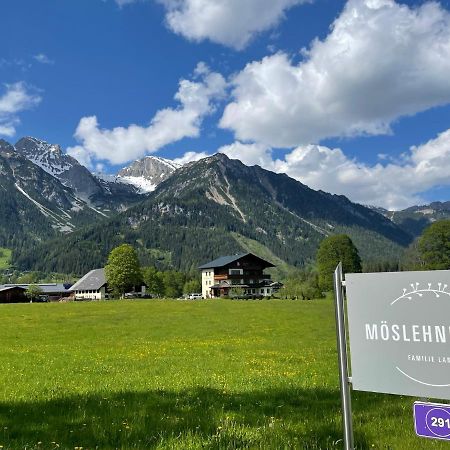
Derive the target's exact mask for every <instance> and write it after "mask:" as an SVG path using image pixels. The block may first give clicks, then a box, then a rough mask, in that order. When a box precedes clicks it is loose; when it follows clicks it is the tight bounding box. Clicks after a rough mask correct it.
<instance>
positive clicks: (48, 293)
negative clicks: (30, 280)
mask: <svg viewBox="0 0 450 450" xmlns="http://www.w3.org/2000/svg"><path fill="white" fill-rule="evenodd" d="M29 286H31V285H30V284H3V285H0V290H1V289H5V291H4V292H8V290H11V289H13V288H18V289H19V290H17V289H16V290H15V291H11V292H15V294H14V295H13V294H11V296H14V297H15V298H19V299H20V300H17V301H20V302H22V301H29V300H28V299H27V298H26V296H25V294H24V293H25V291H26V290H27V289H28V287H29ZM34 286H39V287H40V289H41V295H40V296H41V297H43V298H45V300H50V301H51V300H59V299H60V298H63V297H69V295H70V291H69V288H70V286H71V285H70V284H63V283H39V284H38V283H36V284H35V285H34ZM19 292H22V293H23V294H22V295H20V294H19ZM4 295H5V297H6V294H4ZM1 298H2V296H0V302H3V301H2V300H1ZM8 303H9V302H8Z"/></svg>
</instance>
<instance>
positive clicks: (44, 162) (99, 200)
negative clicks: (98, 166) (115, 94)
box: [14, 137, 141, 214]
mask: <svg viewBox="0 0 450 450" xmlns="http://www.w3.org/2000/svg"><path fill="white" fill-rule="evenodd" d="M14 147H15V149H16V151H17V152H18V153H20V154H21V155H22V156H24V157H25V158H27V159H28V160H29V161H31V162H32V163H34V164H36V165H37V166H39V167H40V168H41V169H43V170H44V171H45V172H47V173H48V174H50V175H52V176H54V177H55V178H57V179H58V180H59V181H60V182H61V183H62V184H63V185H64V186H67V187H70V188H72V189H73V190H74V192H75V193H76V195H77V196H78V197H79V198H80V199H82V200H83V201H85V202H87V203H89V204H92V206H94V207H96V208H99V209H102V210H104V212H105V213H106V214H108V213H109V211H111V210H119V211H121V210H124V209H126V208H127V207H129V206H130V205H132V204H134V203H136V202H138V201H140V200H141V197H140V196H139V193H138V190H137V189H136V188H135V187H134V186H131V185H130V184H124V183H121V182H119V181H117V180H111V181H107V180H104V179H99V178H97V177H95V176H94V175H93V174H92V173H91V172H90V171H89V170H88V169H87V168H86V167H84V166H82V165H81V164H80V163H79V162H78V161H77V160H76V159H75V158H72V157H71V156H70V155H67V154H66V153H63V152H62V150H61V147H60V146H59V145H54V144H49V143H48V142H45V141H42V140H40V139H36V138H33V137H25V138H22V139H20V140H19V141H18V142H17V143H16V144H15V146H14Z"/></svg>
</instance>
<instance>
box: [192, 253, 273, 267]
mask: <svg viewBox="0 0 450 450" xmlns="http://www.w3.org/2000/svg"><path fill="white" fill-rule="evenodd" d="M244 256H254V257H255V258H258V259H260V260H261V261H264V262H266V263H267V265H268V267H275V266H274V265H273V264H272V263H270V262H269V261H266V260H265V259H262V258H260V257H259V256H256V255H254V254H253V253H240V254H238V255H230V256H221V257H220V258H217V259H215V260H214V261H211V262H209V263H206V264H203V265H202V266H199V269H215V268H217V267H224V266H227V265H228V264H231V263H233V262H235V261H237V260H238V259H241V258H243V257H244Z"/></svg>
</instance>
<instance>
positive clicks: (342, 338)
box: [334, 263, 354, 450]
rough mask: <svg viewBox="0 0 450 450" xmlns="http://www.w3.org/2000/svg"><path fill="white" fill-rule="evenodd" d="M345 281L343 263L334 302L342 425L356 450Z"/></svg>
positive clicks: (349, 447)
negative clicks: (349, 373) (346, 323)
mask: <svg viewBox="0 0 450 450" xmlns="http://www.w3.org/2000/svg"><path fill="white" fill-rule="evenodd" d="M343 290H344V283H343V274H342V263H339V265H338V266H337V267H336V270H335V272H334V304H335V310H336V335H337V350H338V364H339V381H340V385H341V402H342V426H343V429H344V449H345V450H354V444H353V423H352V405H351V395H350V378H349V375H348V358H347V338H346V332H345V316H344V314H345V309H344V292H343Z"/></svg>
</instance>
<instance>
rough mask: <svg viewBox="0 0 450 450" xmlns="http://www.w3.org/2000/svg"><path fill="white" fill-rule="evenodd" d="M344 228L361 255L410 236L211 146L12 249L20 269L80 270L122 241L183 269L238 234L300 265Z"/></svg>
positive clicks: (236, 247)
mask: <svg viewBox="0 0 450 450" xmlns="http://www.w3.org/2000/svg"><path fill="white" fill-rule="evenodd" d="M344 232H345V233H347V234H349V235H350V236H351V237H352V239H353V240H354V241H355V244H356V245H357V246H358V248H359V249H360V252H361V254H362V256H363V258H365V259H366V260H370V259H371V255H372V254H376V255H375V256H376V257H380V258H388V257H391V258H393V259H395V258H398V257H399V255H400V253H401V252H402V248H403V247H404V246H406V245H407V244H408V243H409V241H410V237H409V236H408V235H407V234H406V233H404V232H403V231H402V230H401V229H400V228H398V227H397V226H396V225H395V224H393V223H392V222H391V221H389V220H388V219H387V218H385V217H383V216H382V215H380V214H378V213H377V212H375V211H372V210H370V209H368V208H366V207H364V206H362V205H357V204H353V203H351V202H350V201H349V200H348V199H346V198H345V197H343V196H334V195H331V194H327V193H324V192H320V191H314V190H312V189H310V188H308V187H307V186H305V185H303V184H302V183H300V182H298V181H296V180H294V179H292V178H290V177H288V176H287V175H284V174H275V173H273V172H270V171H267V170H265V169H262V168H261V167H259V166H252V167H248V166H245V165H244V164H242V163H241V162H240V161H238V160H230V159H229V158H228V157H226V156H225V155H223V154H216V155H214V156H211V157H209V158H205V159H203V160H200V161H197V162H193V163H189V164H187V165H184V166H183V167H181V168H179V169H177V170H176V171H175V172H174V174H173V175H172V176H171V177H169V178H167V179H166V180H165V181H163V182H162V183H161V184H159V185H158V186H157V188H156V189H155V191H154V192H152V193H150V194H149V195H148V196H147V197H146V199H145V200H144V201H142V202H141V203H139V204H137V205H135V206H133V207H131V208H129V209H128V210H126V211H124V212H122V213H120V214H118V215H116V216H115V217H113V218H112V219H109V220H106V221H105V222H103V223H102V225H101V226H96V225H93V226H91V227H89V228H86V229H84V230H80V231H79V232H75V233H73V234H72V235H70V236H68V237H67V238H65V239H64V240H61V239H59V240H55V241H53V242H52V244H51V245H49V246H48V245H47V246H46V245H45V244H44V245H43V246H42V247H41V248H40V249H37V251H35V252H33V254H32V255H30V254H26V253H25V254H21V255H19V254H16V260H17V261H18V264H19V265H20V266H21V267H22V268H24V269H28V268H30V267H37V268H39V269H41V268H44V267H47V268H48V269H51V270H53V269H54V268H55V267H56V265H58V266H59V267H61V266H62V267H64V269H65V270H68V271H75V270H80V271H81V272H83V271H84V270H87V269H89V268H90V267H91V265H98V264H103V263H104V262H105V260H106V257H107V254H108V252H109V251H110V250H111V249H112V248H113V247H114V246H116V245H119V244H120V243H123V242H128V243H130V244H132V245H134V246H135V247H136V248H137V249H138V252H139V254H140V257H141V259H142V261H143V262H144V263H145V264H156V265H158V264H159V262H158V258H159V257H161V255H165V256H164V257H165V259H166V260H167V259H169V260H170V261H169V263H168V265H169V266H170V267H172V268H176V269H182V270H186V271H190V270H195V268H196V267H197V265H198V264H200V263H201V262H202V261H203V260H205V259H208V258H213V257H215V256H219V255H220V254H225V253H235V252H236V251H242V250H243V245H242V242H243V240H242V239H236V236H242V237H243V239H244V240H248V241H257V242H259V243H260V245H262V246H264V247H266V248H267V251H268V252H271V253H272V254H274V255H275V256H276V257H278V258H280V260H282V261H284V262H286V264H288V265H290V266H297V267H301V266H304V265H306V264H309V263H310V262H311V261H312V259H313V258H314V256H315V252H316V250H317V247H318V245H319V243H320V241H321V240H322V239H323V238H324V237H325V236H326V235H331V234H336V233H344ZM94 243H95V252H94V253H93V252H92V250H91V249H92V248H93V245H94ZM87 249H89V250H87ZM87 251H89V252H90V253H89V254H88V253H87ZM88 255H89V258H88V257H87V256H88ZM168 255H169V256H168ZM73 262H76V263H73ZM84 262H86V264H84Z"/></svg>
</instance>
